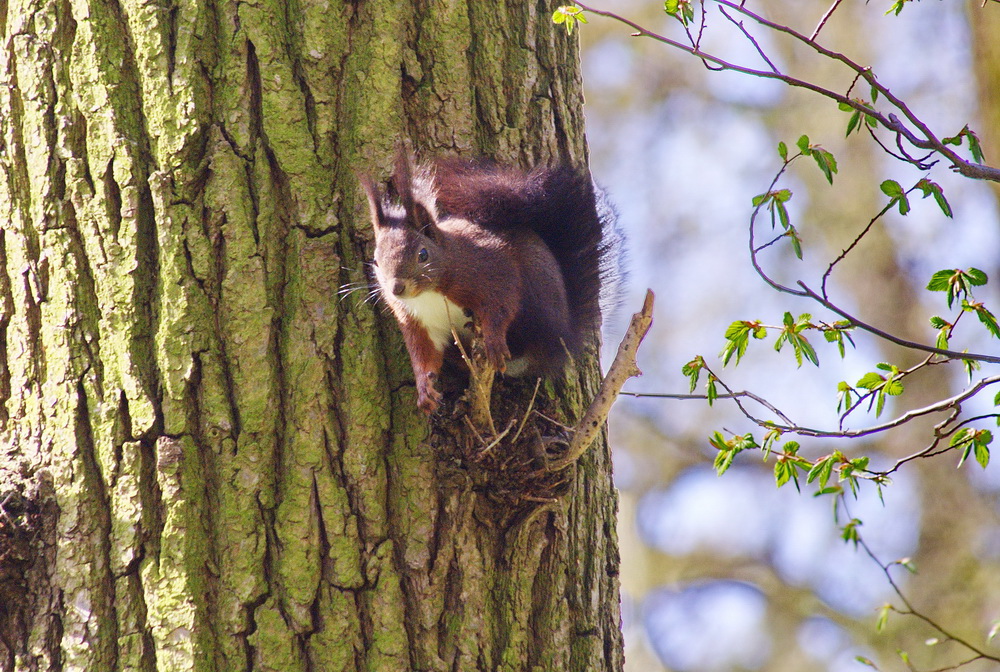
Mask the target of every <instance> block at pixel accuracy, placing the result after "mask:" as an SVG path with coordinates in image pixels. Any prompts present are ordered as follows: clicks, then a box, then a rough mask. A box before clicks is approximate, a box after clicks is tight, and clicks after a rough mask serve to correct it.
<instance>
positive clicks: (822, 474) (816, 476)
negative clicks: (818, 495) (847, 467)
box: [806, 455, 836, 490]
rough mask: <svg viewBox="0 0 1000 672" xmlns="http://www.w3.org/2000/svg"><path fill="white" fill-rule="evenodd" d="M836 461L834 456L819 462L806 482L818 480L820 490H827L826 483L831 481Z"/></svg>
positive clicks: (810, 471) (828, 456)
mask: <svg viewBox="0 0 1000 672" xmlns="http://www.w3.org/2000/svg"><path fill="white" fill-rule="evenodd" d="M835 459H836V458H834V456H833V455H827V456H826V457H824V458H823V459H822V460H819V461H817V462H816V464H814V465H813V467H812V469H810V470H809V473H808V474H807V475H806V482H807V483H812V482H813V481H816V480H818V481H819V487H820V489H821V490H822V489H824V488H826V483H827V481H828V480H830V474H832V473H833V463H834V461H835Z"/></svg>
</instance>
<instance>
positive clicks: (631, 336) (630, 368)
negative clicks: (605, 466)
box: [548, 289, 653, 471]
mask: <svg viewBox="0 0 1000 672" xmlns="http://www.w3.org/2000/svg"><path fill="white" fill-rule="evenodd" d="M652 324H653V292H652V290H648V289H647V290H646V299H645V301H643V304H642V310H641V311H639V312H638V313H636V314H634V315H633V316H632V321H631V322H630V323H629V327H628V330H627V331H626V332H625V336H624V338H622V342H621V344H620V345H619V346H618V354H616V355H615V360H614V361H613V362H612V363H611V368H609V369H608V374H607V375H606V376H604V380H602V381H601V389H600V390H598V392H597V397H595V398H594V400H593V401H592V402H591V404H590V407H589V408H588V409H587V412H586V413H584V414H583V418H582V419H581V420H580V422H579V423H577V426H576V429H575V431H574V433H573V440H572V441H571V442H570V444H569V448H567V449H566V454H565V455H563V456H562V457H561V458H559V459H558V460H555V461H553V462H551V463H550V464H549V465H548V471H560V470H562V469H565V468H566V467H568V466H569V465H571V464H573V463H574V462H576V461H577V460H578V459H580V456H581V455H583V454H584V453H585V452H586V450H587V448H590V444H592V443H593V442H594V439H595V438H597V435H598V434H599V433H600V431H601V428H602V427H603V426H604V422H605V420H607V418H608V413H609V412H610V411H611V405H612V404H614V403H615V399H617V398H618V393H619V392H620V391H621V389H622V386H623V385H624V384H625V383H626V381H628V379H629V378H631V377H633V376H640V375H642V371H640V370H639V367H638V365H637V364H636V361H635V355H636V352H637V351H638V350H639V344H640V343H642V339H643V338H645V336H646V333H647V332H649V327H650V325H652Z"/></svg>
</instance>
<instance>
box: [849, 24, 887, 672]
mask: <svg viewBox="0 0 1000 672" xmlns="http://www.w3.org/2000/svg"><path fill="white" fill-rule="evenodd" d="M886 14H888V12H886ZM854 660H856V661H857V662H859V663H861V664H862V665H867V666H868V667H870V668H872V669H873V670H877V669H878V665H876V664H875V663H873V662H872V661H871V660H870V659H868V658H865V657H864V656H854Z"/></svg>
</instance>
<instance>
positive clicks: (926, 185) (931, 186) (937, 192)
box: [916, 178, 952, 217]
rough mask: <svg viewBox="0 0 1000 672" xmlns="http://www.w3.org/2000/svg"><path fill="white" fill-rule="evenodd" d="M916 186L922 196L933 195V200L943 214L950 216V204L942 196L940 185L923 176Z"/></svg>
mask: <svg viewBox="0 0 1000 672" xmlns="http://www.w3.org/2000/svg"><path fill="white" fill-rule="evenodd" d="M916 186H917V188H919V189H920V190H921V191H923V192H924V198H927V197H928V196H933V197H934V201H935V202H936V203H937V204H938V207H939V208H941V212H943V213H944V214H945V216H946V217H951V216H952V212H951V205H949V203H948V200H947V199H946V198H945V197H944V192H943V191H942V190H941V185H939V184H938V183H937V182H931V181H930V180H928V179H927V178H924V179H922V180H920V181H919V182H917V184H916Z"/></svg>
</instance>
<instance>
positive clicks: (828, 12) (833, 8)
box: [809, 0, 841, 42]
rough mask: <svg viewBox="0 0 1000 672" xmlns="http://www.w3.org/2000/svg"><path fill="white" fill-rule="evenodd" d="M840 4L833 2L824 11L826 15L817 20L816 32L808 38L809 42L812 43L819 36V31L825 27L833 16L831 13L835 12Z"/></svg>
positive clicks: (836, 1) (837, 0)
mask: <svg viewBox="0 0 1000 672" xmlns="http://www.w3.org/2000/svg"><path fill="white" fill-rule="evenodd" d="M840 3H841V0H833V4H832V5H830V9H828V10H826V14H824V15H823V18H822V19H820V20H819V24H818V25H817V26H816V30H814V31H813V34H812V35H810V36H809V41H810V42H812V41H814V40H815V39H816V37H817V36H819V31H821V30H823V26H825V25H826V22H827V21H828V20H829V18H830V17H831V16H833V13H834V12H835V11H837V7H839V6H840Z"/></svg>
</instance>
